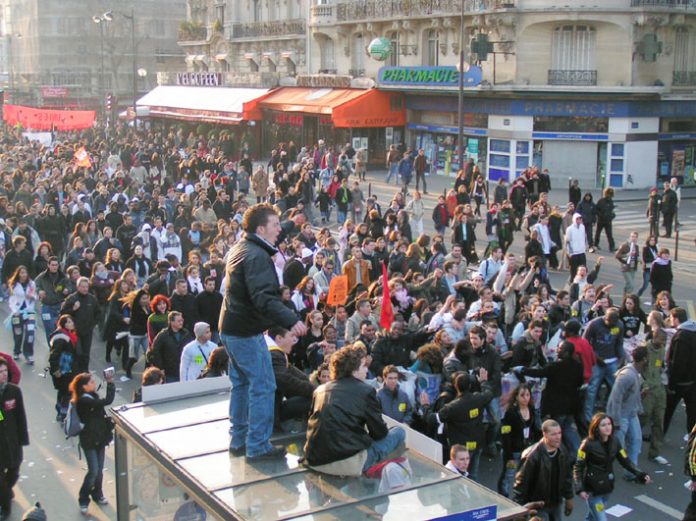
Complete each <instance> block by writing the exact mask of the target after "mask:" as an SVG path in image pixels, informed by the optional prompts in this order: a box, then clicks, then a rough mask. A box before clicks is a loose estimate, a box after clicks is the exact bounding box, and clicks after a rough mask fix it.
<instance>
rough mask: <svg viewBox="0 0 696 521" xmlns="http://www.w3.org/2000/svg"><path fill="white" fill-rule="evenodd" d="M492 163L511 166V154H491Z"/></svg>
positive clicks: (504, 166)
mask: <svg viewBox="0 0 696 521" xmlns="http://www.w3.org/2000/svg"><path fill="white" fill-rule="evenodd" d="M490 165H491V166H492V167H498V168H508V167H509V166H510V156H501V155H499V154H491V157H490Z"/></svg>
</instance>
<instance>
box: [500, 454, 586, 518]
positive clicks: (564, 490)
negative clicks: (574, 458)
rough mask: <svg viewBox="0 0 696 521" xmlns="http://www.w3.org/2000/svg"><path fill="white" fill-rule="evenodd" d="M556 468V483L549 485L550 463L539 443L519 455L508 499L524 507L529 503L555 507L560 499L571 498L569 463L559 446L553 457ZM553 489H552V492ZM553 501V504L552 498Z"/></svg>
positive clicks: (549, 458)
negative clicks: (558, 470) (518, 465)
mask: <svg viewBox="0 0 696 521" xmlns="http://www.w3.org/2000/svg"><path fill="white" fill-rule="evenodd" d="M555 457H556V458H559V459H558V463H559V465H560V473H559V476H560V479H559V481H558V482H557V483H554V482H552V475H551V474H552V468H551V466H552V461H551V457H550V456H549V453H548V451H547V450H546V446H545V445H544V442H543V440H542V441H540V442H538V443H535V444H534V445H532V446H531V447H529V448H528V449H527V450H525V451H524V452H523V453H522V461H521V462H520V467H519V470H518V471H517V475H516V476H515V486H514V487H513V489H512V499H513V500H514V501H515V502H516V503H519V504H520V505H524V504H525V503H529V502H530V501H544V502H545V506H550V507H551V506H555V505H557V504H559V503H560V500H561V498H565V499H572V498H573V481H572V475H571V474H572V469H571V461H570V457H569V456H568V453H567V452H566V450H565V448H564V447H563V445H561V446H560V447H559V448H558V449H557V454H556V456H555ZM553 487H556V488H555V489H554V488H553ZM554 497H555V498H557V502H554V501H553V499H552V498H554Z"/></svg>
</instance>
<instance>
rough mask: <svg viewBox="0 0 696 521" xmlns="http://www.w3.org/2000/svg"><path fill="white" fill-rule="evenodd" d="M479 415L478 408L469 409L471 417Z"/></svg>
mask: <svg viewBox="0 0 696 521" xmlns="http://www.w3.org/2000/svg"><path fill="white" fill-rule="evenodd" d="M478 415H479V410H478V409H470V410H469V418H471V419H474V418H478Z"/></svg>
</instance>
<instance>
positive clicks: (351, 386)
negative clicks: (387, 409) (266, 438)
mask: <svg viewBox="0 0 696 521" xmlns="http://www.w3.org/2000/svg"><path fill="white" fill-rule="evenodd" d="M366 426H367V430H365V427H366ZM387 432H388V429H387V425H386V423H384V420H383V419H382V408H381V406H380V404H379V402H378V401H377V394H376V392H375V390H374V389H373V388H372V387H370V386H369V385H367V384H366V383H365V382H362V381H360V380H358V379H357V378H353V377H347V378H340V379H339V380H333V381H331V382H328V383H326V384H324V385H320V386H319V387H317V389H316V390H315V391H314V396H313V398H312V412H311V414H310V416H309V424H308V427H307V442H306V443H305V447H304V453H305V459H306V460H307V463H309V465H311V466H316V465H325V464H327V463H333V462H335V461H340V460H343V459H346V458H349V457H351V456H354V455H355V454H357V453H358V452H360V451H361V450H364V449H367V448H368V447H369V446H370V445H371V444H372V442H373V441H378V440H381V439H383V438H384V437H385V436H386V435H387ZM368 433H369V434H368Z"/></svg>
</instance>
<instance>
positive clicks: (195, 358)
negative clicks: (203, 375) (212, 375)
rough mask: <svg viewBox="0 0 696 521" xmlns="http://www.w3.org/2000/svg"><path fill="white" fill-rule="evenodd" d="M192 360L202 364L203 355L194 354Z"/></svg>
mask: <svg viewBox="0 0 696 521" xmlns="http://www.w3.org/2000/svg"><path fill="white" fill-rule="evenodd" d="M193 361H194V362H196V364H198V365H203V355H196V356H195V357H194V359H193Z"/></svg>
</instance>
